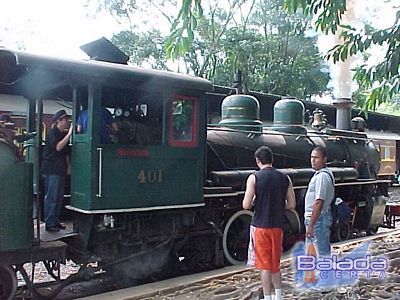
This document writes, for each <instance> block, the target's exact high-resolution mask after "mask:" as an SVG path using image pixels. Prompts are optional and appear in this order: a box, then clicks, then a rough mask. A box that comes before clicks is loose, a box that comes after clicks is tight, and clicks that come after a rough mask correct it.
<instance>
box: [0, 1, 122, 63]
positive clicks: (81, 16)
mask: <svg viewBox="0 0 400 300" xmlns="http://www.w3.org/2000/svg"><path fill="white" fill-rule="evenodd" d="M84 3H85V0H0V7H1V10H0V45H1V46H4V47H5V48H7V49H12V50H25V51H28V52H31V53H36V54H46V55H52V56H61V57H68V58H87V55H86V54H85V53H84V52H83V51H82V50H80V49H79V46H81V45H83V44H86V43H89V42H91V41H94V40H96V39H99V38H101V37H102V36H104V37H106V38H111V36H112V35H113V33H114V31H115V30H117V29H118V28H117V23H116V21H115V20H114V19H113V18H112V17H111V16H110V15H108V14H105V13H104V14H101V15H100V16H99V18H97V19H94V18H89V17H88V15H87V14H88V13H90V10H88V9H86V8H85V7H84ZM21 46H22V47H23V48H22V49H21Z"/></svg>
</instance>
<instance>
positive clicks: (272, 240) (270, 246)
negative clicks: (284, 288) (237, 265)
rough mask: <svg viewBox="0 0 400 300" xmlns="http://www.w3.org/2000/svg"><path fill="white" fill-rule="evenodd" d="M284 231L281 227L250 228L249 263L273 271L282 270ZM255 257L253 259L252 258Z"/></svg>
mask: <svg viewBox="0 0 400 300" xmlns="http://www.w3.org/2000/svg"><path fill="white" fill-rule="evenodd" d="M282 239H283V231H282V229H281V228H257V227H254V226H251V228H250V243H249V255H248V257H249V259H248V262H247V264H248V265H250V266H254V267H256V268H257V269H260V270H269V271H270V272H271V273H276V272H279V271H280V262H281V255H282V251H283V248H282ZM251 258H253V259H251Z"/></svg>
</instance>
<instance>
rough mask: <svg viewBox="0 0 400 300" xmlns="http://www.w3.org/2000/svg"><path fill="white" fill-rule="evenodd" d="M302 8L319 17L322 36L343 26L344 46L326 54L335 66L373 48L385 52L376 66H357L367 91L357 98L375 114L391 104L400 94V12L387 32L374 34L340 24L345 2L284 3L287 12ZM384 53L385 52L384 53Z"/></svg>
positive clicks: (357, 77)
mask: <svg viewBox="0 0 400 300" xmlns="http://www.w3.org/2000/svg"><path fill="white" fill-rule="evenodd" d="M298 7H302V8H303V13H305V14H315V15H316V16H317V21H316V27H317V29H319V30H320V31H322V32H323V33H325V34H327V33H329V32H332V33H335V32H336V31H337V30H338V26H340V27H341V28H342V29H343V31H342V32H341V34H340V36H341V38H342V40H343V44H342V45H337V46H335V47H334V48H332V49H331V50H330V51H329V52H328V53H327V56H326V57H327V59H332V61H333V62H334V63H336V62H338V61H345V60H347V59H348V58H349V57H351V56H353V55H356V54H359V53H367V52H368V50H369V49H370V48H371V47H372V46H373V45H379V46H383V47H385V48H386V54H385V57H384V59H383V60H382V61H381V62H379V63H377V64H376V65H375V66H371V67H368V66H367V65H361V66H358V67H357V68H356V69H355V71H356V72H355V75H354V79H355V80H356V81H357V82H358V83H359V84H360V87H362V88H364V90H363V91H359V92H358V93H357V94H356V96H357V100H358V101H361V100H363V101H364V103H362V104H361V103H360V104H361V106H362V107H363V109H364V110H365V111H368V110H376V109H377V108H378V107H379V106H380V105H381V104H382V103H385V102H389V101H390V99H393V98H394V97H396V96H397V95H398V94H399V92H400V77H399V57H400V10H399V11H397V12H396V21H395V23H394V24H393V25H392V26H391V27H390V28H388V29H383V30H374V29H373V28H371V27H368V26H366V28H365V30H364V31H362V32H357V30H356V29H355V28H353V27H351V26H349V25H346V24H341V16H342V14H343V13H344V11H345V9H346V0H324V1H320V0H285V8H286V9H287V10H289V11H292V12H293V11H296V9H297V8H298ZM384 51H385V50H384Z"/></svg>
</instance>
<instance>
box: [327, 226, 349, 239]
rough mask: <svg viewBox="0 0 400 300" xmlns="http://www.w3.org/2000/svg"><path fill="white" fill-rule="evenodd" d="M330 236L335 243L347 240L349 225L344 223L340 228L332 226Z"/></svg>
mask: <svg viewBox="0 0 400 300" xmlns="http://www.w3.org/2000/svg"><path fill="white" fill-rule="evenodd" d="M331 235H332V238H333V240H334V241H335V242H343V241H346V240H348V239H349V238H350V224H349V223H345V224H343V225H340V226H333V228H332V232H331Z"/></svg>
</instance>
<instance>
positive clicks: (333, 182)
mask: <svg viewBox="0 0 400 300" xmlns="http://www.w3.org/2000/svg"><path fill="white" fill-rule="evenodd" d="M320 173H325V174H328V175H329V177H330V179H331V181H332V184H333V186H335V179H334V178H333V176H332V175H331V173H329V172H327V171H323V170H322V171H320Z"/></svg>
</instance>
